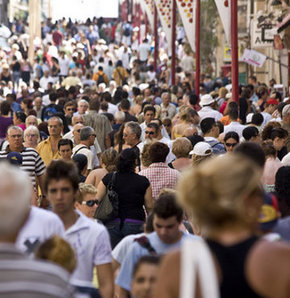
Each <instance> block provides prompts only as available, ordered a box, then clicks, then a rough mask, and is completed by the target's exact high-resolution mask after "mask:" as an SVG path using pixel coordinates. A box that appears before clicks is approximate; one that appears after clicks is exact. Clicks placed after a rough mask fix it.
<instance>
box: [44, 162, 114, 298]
mask: <svg viewBox="0 0 290 298" xmlns="http://www.w3.org/2000/svg"><path fill="white" fill-rule="evenodd" d="M78 181H79V177H78V171H77V169H76V166H75V165H74V164H73V163H71V162H66V161H64V160H53V161H52V162H51V163H50V165H49V166H48V167H47V170H46V176H45V192H46V194H47V198H48V200H49V201H50V203H51V205H52V210H53V212H54V213H56V214H57V215H58V216H59V217H60V219H61V220H62V222H63V224H64V227H65V239H66V240H67V241H68V242H69V243H70V244H71V245H72V247H73V248H74V250H75V253H76V256H77V268H76V270H75V271H74V273H73V275H72V282H73V283H74V282H75V283H76V284H77V283H78V282H79V281H84V282H91V281H92V278H93V269H94V267H95V266H96V270H97V275H98V280H99V290H100V293H101V295H102V297H104V298H109V297H110V298H112V297H113V274H112V266H111V261H112V260H111V247H110V240H109V235H108V232H107V231H106V228H105V227H104V226H102V225H100V224H98V223H96V222H93V221H92V220H91V219H89V218H87V217H86V216H85V215H83V214H82V213H81V212H79V211H78V210H75V208H74V205H75V200H76V195H77V191H78Z"/></svg>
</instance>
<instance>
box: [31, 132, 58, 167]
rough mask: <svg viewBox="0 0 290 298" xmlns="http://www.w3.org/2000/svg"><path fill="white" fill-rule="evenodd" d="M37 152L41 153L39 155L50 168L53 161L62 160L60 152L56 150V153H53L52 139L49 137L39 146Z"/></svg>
mask: <svg viewBox="0 0 290 298" xmlns="http://www.w3.org/2000/svg"><path fill="white" fill-rule="evenodd" d="M36 150H37V152H38V153H39V155H40V156H41V158H42V160H43V162H44V163H45V165H46V166H48V165H49V164H50V162H51V161H52V160H53V159H60V158H61V156H60V154H59V152H58V150H56V152H55V153H54V154H53V153H52V149H51V142H50V137H48V138H47V139H46V140H44V141H42V142H40V143H39V144H38V145H37V148H36Z"/></svg>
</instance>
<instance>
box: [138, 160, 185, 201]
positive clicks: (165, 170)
mask: <svg viewBox="0 0 290 298" xmlns="http://www.w3.org/2000/svg"><path fill="white" fill-rule="evenodd" d="M139 174H140V175H142V176H145V177H146V178H147V179H148V180H149V181H150V184H151V187H152V197H153V199H154V200H156V199H157V197H158V194H159V193H160V190H161V189H163V188H171V189H175V187H176V184H177V181H178V178H179V176H180V173H179V172H178V171H177V170H174V169H171V168H169V167H168V166H167V165H166V164H165V163H163V162H155V163H153V164H151V165H150V166H149V167H148V168H147V169H145V170H142V171H140V172H139Z"/></svg>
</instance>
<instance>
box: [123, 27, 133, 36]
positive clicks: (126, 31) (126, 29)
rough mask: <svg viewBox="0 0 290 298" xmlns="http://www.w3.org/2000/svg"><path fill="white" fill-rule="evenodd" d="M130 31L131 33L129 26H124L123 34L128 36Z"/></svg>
mask: <svg viewBox="0 0 290 298" xmlns="http://www.w3.org/2000/svg"><path fill="white" fill-rule="evenodd" d="M130 33H131V32H130V28H129V26H126V27H125V30H124V36H127V37H128V36H130Z"/></svg>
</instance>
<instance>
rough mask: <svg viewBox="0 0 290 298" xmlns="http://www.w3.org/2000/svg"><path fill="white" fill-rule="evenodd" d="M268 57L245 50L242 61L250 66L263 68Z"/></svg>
mask: <svg viewBox="0 0 290 298" xmlns="http://www.w3.org/2000/svg"><path fill="white" fill-rule="evenodd" d="M266 58H267V56H265V55H263V54H261V53H259V52H257V51H255V50H249V49H245V52H244V54H243V57H242V60H243V61H244V62H246V63H248V64H250V65H253V66H257V67H262V66H263V64H264V62H265V60H266Z"/></svg>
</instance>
